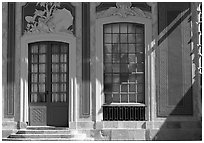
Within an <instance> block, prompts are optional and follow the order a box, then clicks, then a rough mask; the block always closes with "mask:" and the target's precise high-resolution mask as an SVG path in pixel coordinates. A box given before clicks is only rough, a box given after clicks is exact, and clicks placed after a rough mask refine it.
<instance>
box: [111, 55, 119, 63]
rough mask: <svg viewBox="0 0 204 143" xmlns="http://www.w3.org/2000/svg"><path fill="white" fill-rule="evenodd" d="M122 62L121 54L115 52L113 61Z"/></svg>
mask: <svg viewBox="0 0 204 143" xmlns="http://www.w3.org/2000/svg"><path fill="white" fill-rule="evenodd" d="M119 62H120V54H113V63H119Z"/></svg>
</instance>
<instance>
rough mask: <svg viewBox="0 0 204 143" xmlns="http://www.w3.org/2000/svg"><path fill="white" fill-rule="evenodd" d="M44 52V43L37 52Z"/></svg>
mask: <svg viewBox="0 0 204 143" xmlns="http://www.w3.org/2000/svg"><path fill="white" fill-rule="evenodd" d="M45 52H46V45H44V44H41V45H40V48H39V53H45Z"/></svg>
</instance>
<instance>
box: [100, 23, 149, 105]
mask: <svg viewBox="0 0 204 143" xmlns="http://www.w3.org/2000/svg"><path fill="white" fill-rule="evenodd" d="M103 28H104V35H103V37H104V41H103V42H104V50H103V52H104V53H103V54H104V61H103V64H104V66H103V67H104V93H105V102H108V103H111V102H116V103H121V102H123V103H128V102H131V103H141V102H142V103H143V100H142V98H141V97H139V96H137V93H140V94H141V96H143V97H144V84H137V83H144V65H145V57H144V51H145V50H144V25H142V24H137V23H124V22H123V23H114V24H106V25H104V27H103ZM116 93H117V94H116ZM116 95H117V96H116ZM137 98H140V99H137ZM108 100H109V101H108Z"/></svg>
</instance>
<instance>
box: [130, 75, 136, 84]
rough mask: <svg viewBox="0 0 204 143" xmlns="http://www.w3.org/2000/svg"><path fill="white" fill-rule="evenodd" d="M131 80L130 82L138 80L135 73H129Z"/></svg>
mask: <svg viewBox="0 0 204 143" xmlns="http://www.w3.org/2000/svg"><path fill="white" fill-rule="evenodd" d="M129 81H130V82H135V81H136V75H135V74H130V75H129Z"/></svg>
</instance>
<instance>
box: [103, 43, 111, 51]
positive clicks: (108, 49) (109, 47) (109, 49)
mask: <svg viewBox="0 0 204 143" xmlns="http://www.w3.org/2000/svg"><path fill="white" fill-rule="evenodd" d="M104 47H105V53H111V52H112V46H111V44H105V46H104Z"/></svg>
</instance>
